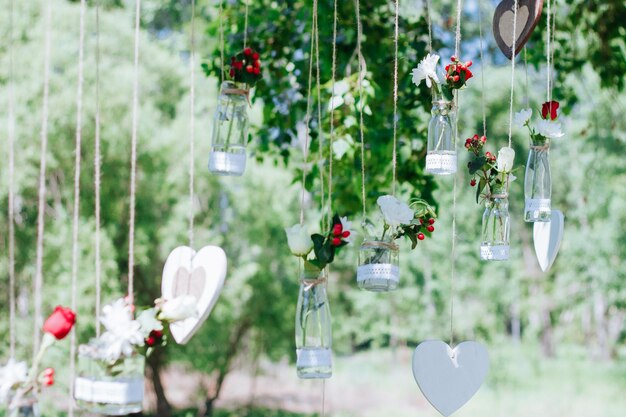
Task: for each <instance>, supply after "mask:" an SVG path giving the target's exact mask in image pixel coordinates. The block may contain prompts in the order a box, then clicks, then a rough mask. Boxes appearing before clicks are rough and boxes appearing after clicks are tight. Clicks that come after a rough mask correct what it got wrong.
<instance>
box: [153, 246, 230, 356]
mask: <svg viewBox="0 0 626 417" xmlns="http://www.w3.org/2000/svg"><path fill="white" fill-rule="evenodd" d="M226 264H227V261H226V254H225V253H224V251H223V250H222V248H219V247H217V246H205V247H203V248H202V249H200V250H199V251H198V252H196V251H194V250H193V249H191V248H190V247H188V246H179V247H177V248H176V249H174V250H173V251H172V252H171V253H170V255H169V256H168V257H167V261H165V267H164V268H163V277H162V280H161V294H162V297H163V298H164V299H165V300H171V299H173V298H176V297H179V296H182V295H191V296H194V297H196V300H197V306H198V307H197V308H198V310H197V315H196V317H190V318H188V319H186V320H183V321H178V322H175V323H172V324H170V332H171V333H172V336H173V337H174V340H176V343H179V344H185V343H187V342H188V341H189V339H191V336H193V335H194V333H195V332H196V331H198V329H199V328H200V326H201V325H202V323H203V322H204V320H206V319H207V317H208V316H209V313H211V310H212V309H213V307H214V306H215V303H216V302H217V299H218V298H219V296H220V293H221V291H222V287H223V286H224V279H225V278H226Z"/></svg>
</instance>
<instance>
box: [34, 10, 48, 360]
mask: <svg viewBox="0 0 626 417" xmlns="http://www.w3.org/2000/svg"><path fill="white" fill-rule="evenodd" d="M44 16H45V17H44V27H45V29H44V30H45V32H44V38H45V40H44V60H43V62H44V64H43V101H42V109H41V132H40V141H41V150H40V155H39V158H40V159H39V191H38V202H37V258H36V266H35V281H34V286H33V287H34V288H33V294H34V297H33V298H34V303H35V317H34V320H33V322H34V332H33V357H35V356H36V355H37V352H38V351H39V345H40V334H41V326H42V325H43V317H42V296H41V289H42V287H43V233H44V222H45V218H44V214H45V204H46V153H47V148H48V110H49V109H48V98H49V94H50V44H51V38H52V0H47V1H46V11H45V14H44Z"/></svg>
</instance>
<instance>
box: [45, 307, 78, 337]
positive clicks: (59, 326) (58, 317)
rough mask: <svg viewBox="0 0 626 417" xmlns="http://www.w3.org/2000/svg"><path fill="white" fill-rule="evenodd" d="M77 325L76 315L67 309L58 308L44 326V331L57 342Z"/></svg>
mask: <svg viewBox="0 0 626 417" xmlns="http://www.w3.org/2000/svg"><path fill="white" fill-rule="evenodd" d="M74 323H76V313H74V312H73V311H72V310H70V309H69V308H67V307H61V306H57V307H56V308H55V309H54V311H53V312H52V314H50V317H48V318H47V319H46V322H45V323H44V324H43V331H44V332H46V333H50V334H51V335H52V336H54V337H55V338H56V339H57V340H61V339H63V338H64V337H65V336H67V334H68V333H69V332H70V330H72V327H73V326H74Z"/></svg>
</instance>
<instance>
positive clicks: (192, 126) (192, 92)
mask: <svg viewBox="0 0 626 417" xmlns="http://www.w3.org/2000/svg"><path fill="white" fill-rule="evenodd" d="M195 23H196V1H195V0H191V42H190V51H189V73H190V75H189V76H190V81H189V111H190V113H191V116H190V118H189V233H188V234H189V247H190V248H192V249H193V222H194V165H193V161H194V153H195V152H194V141H195V137H196V104H195V97H196V89H195V84H196V69H195V67H196V64H195V51H196V38H195Z"/></svg>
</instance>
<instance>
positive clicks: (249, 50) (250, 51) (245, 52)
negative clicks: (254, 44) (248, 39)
mask: <svg viewBox="0 0 626 417" xmlns="http://www.w3.org/2000/svg"><path fill="white" fill-rule="evenodd" d="M251 53H252V49H251V48H246V49H244V50H243V54H244V55H250V54H251Z"/></svg>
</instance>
